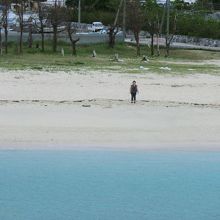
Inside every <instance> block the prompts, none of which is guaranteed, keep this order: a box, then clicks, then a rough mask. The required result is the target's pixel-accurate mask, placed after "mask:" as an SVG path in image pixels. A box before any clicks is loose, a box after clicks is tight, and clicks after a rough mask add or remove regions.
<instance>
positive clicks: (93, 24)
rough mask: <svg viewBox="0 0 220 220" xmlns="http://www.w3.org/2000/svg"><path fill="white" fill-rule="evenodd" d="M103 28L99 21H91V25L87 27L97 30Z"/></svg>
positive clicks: (90, 29) (93, 30)
mask: <svg viewBox="0 0 220 220" xmlns="http://www.w3.org/2000/svg"><path fill="white" fill-rule="evenodd" d="M102 29H104V25H103V24H102V22H100V21H96V22H92V25H91V26H90V27H88V30H89V31H92V32H97V31H100V30H102Z"/></svg>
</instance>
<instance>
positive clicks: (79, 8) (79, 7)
mask: <svg viewBox="0 0 220 220" xmlns="http://www.w3.org/2000/svg"><path fill="white" fill-rule="evenodd" d="M78 23H79V24H80V23H81V0H79V2H78Z"/></svg>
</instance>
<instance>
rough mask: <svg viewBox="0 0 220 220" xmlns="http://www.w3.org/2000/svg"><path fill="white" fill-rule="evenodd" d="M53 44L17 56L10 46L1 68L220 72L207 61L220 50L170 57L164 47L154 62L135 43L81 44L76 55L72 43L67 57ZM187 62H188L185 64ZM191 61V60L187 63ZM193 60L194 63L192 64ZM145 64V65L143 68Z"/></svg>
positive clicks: (0, 61)
mask: <svg viewBox="0 0 220 220" xmlns="http://www.w3.org/2000/svg"><path fill="white" fill-rule="evenodd" d="M50 47H51V46H50V45H49V44H46V52H45V53H41V52H40V51H39V49H35V48H33V49H28V48H26V47H24V53H23V54H22V55H17V54H16V53H15V51H16V47H15V45H10V48H9V54H8V55H3V56H2V57H0V67H2V68H6V69H35V70H41V69H46V70H50V71H53V70H65V71H69V70H76V71H77V70H80V69H92V70H106V71H108V70H111V71H117V72H128V73H142V72H146V69H144V68H149V69H150V71H153V72H156V73H164V72H167V71H166V70H161V69H160V67H169V68H171V71H169V73H174V74H177V73H179V74H184V73H188V72H189V69H193V70H194V71H195V72H200V73H216V74H218V73H219V72H220V71H219V70H220V68H219V66H215V65H204V61H206V60H211V59H215V60H220V52H209V51H195V50H172V51H171V55H170V57H169V58H165V57H164V54H163V53H164V51H163V50H161V56H160V57H152V58H150V62H148V63H144V62H142V61H141V58H140V57H137V56H136V50H135V47H134V46H131V45H122V44H119V45H116V47H115V48H114V49H110V48H108V47H107V45H104V44H97V45H91V46H79V47H78V48H77V52H78V55H77V56H72V55H71V50H70V48H69V45H67V44H61V45H60V46H59V49H58V51H60V48H61V47H63V48H64V50H65V56H64V57H63V56H62V55H61V53H60V52H57V53H56V54H53V53H51V51H50ZM93 49H94V50H95V51H96V53H97V57H96V58H92V50H93ZM115 53H118V54H119V58H120V59H122V62H114V61H113V57H114V54H115ZM141 53H142V54H146V55H148V54H149V48H148V47H142V51H141ZM184 62H185V63H184ZM187 62H188V63H187ZM189 62H190V63H189ZM140 67H141V68H140Z"/></svg>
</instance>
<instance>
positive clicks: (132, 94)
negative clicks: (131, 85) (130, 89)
mask: <svg viewBox="0 0 220 220" xmlns="http://www.w3.org/2000/svg"><path fill="white" fill-rule="evenodd" d="M135 102H136V93H131V103H135Z"/></svg>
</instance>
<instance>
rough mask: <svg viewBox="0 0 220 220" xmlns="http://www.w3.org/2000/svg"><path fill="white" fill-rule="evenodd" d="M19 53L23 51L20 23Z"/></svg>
mask: <svg viewBox="0 0 220 220" xmlns="http://www.w3.org/2000/svg"><path fill="white" fill-rule="evenodd" d="M20 25H21V26H20V37H19V53H22V52H23V24H20Z"/></svg>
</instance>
